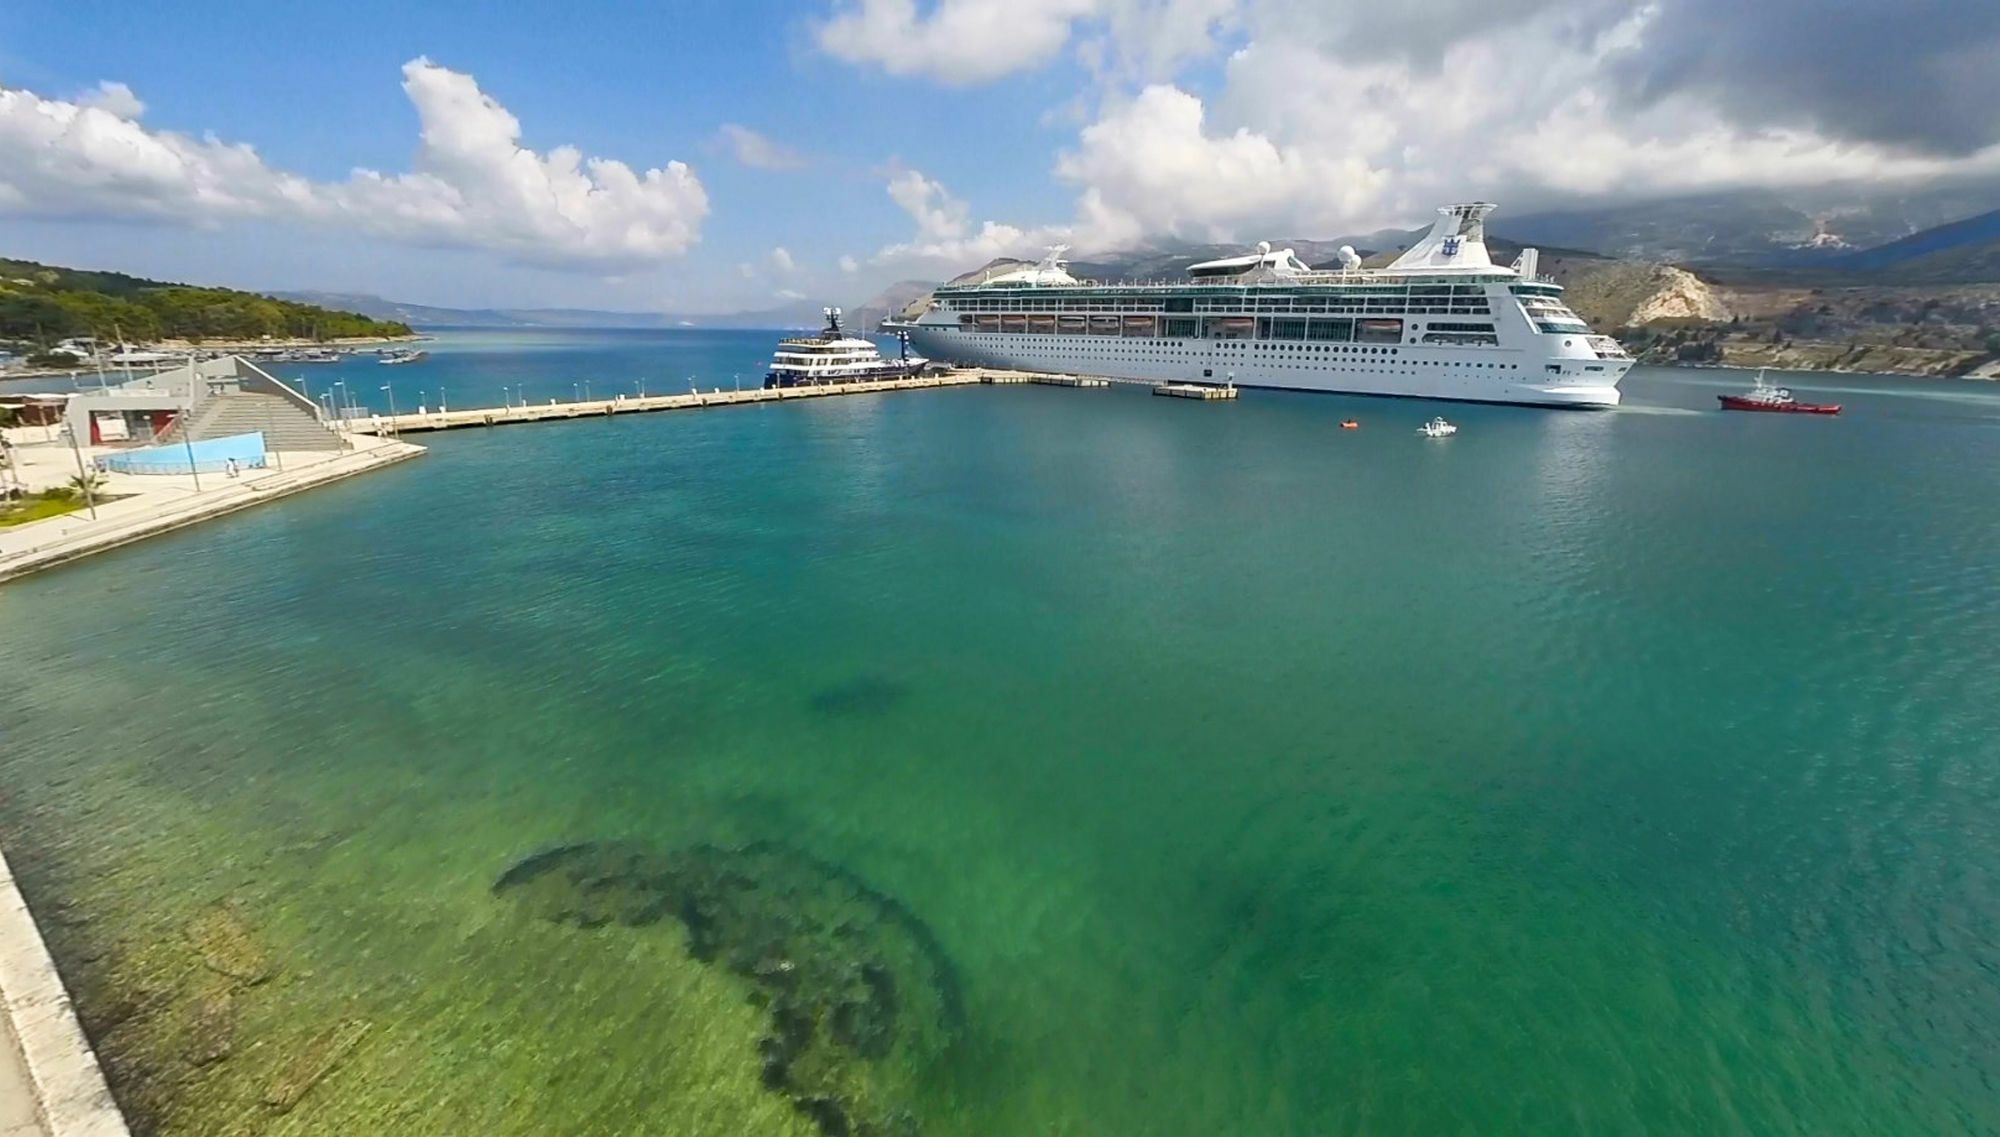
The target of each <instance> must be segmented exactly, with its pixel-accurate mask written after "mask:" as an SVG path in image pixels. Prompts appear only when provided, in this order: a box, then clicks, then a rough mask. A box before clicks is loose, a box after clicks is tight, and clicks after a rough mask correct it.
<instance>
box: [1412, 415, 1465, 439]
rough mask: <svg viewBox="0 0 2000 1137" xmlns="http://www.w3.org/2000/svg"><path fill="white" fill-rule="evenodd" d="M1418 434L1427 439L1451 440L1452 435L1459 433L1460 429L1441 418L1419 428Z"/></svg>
mask: <svg viewBox="0 0 2000 1137" xmlns="http://www.w3.org/2000/svg"><path fill="white" fill-rule="evenodd" d="M1417 433H1418V434H1421V435H1423V436H1424V437H1425V438H1450V437H1451V436H1452V435H1454V434H1457V433H1458V427H1457V426H1455V425H1454V424H1452V423H1448V422H1446V421H1444V420H1443V419H1441V418H1434V419H1432V420H1431V421H1429V422H1427V423H1425V424H1424V425H1422V426H1420V427H1418V428H1417Z"/></svg>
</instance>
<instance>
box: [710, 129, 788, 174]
mask: <svg viewBox="0 0 2000 1137" xmlns="http://www.w3.org/2000/svg"><path fill="white" fill-rule="evenodd" d="M718 135H719V137H720V139H721V141H722V144H723V146H725V147H727V148H728V150H729V153H730V154H731V155H732V156H733V157H735V159H736V160H737V161H738V162H741V163H743V164H744V165H746V166H749V167H751V168H752V169H758V170H796V169H799V168H800V167H802V166H804V165H805V164H806V159H805V155H803V154H801V153H799V152H798V151H796V150H794V149H792V148H791V147H789V146H786V145H784V144H783V143H780V142H774V141H772V140H771V139H769V138H767V137H765V136H764V135H762V134H759V133H757V132H756V131H754V130H751V129H750V128H749V127H747V126H739V125H737V124H736V123H733V122H726V123H723V124H722V129H721V131H719V132H718Z"/></svg>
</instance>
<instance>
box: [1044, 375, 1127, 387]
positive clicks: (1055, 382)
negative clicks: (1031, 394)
mask: <svg viewBox="0 0 2000 1137" xmlns="http://www.w3.org/2000/svg"><path fill="white" fill-rule="evenodd" d="M1028 382H1030V383H1039V384H1041V385H1042V386H1044V387H1109V386H1111V380H1109V379H1096V378H1092V377H1091V376H1088V375H1031V376H1029V377H1028Z"/></svg>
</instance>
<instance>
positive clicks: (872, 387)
mask: <svg viewBox="0 0 2000 1137" xmlns="http://www.w3.org/2000/svg"><path fill="white" fill-rule="evenodd" d="M983 374H985V372H983V371H975V370H963V371H954V372H951V373H950V374H947V375H927V376H924V377H922V378H919V379H878V380H875V381H874V382H869V383H829V384H825V385H823V386H815V387H768V388H767V387H753V388H750V389H748V390H741V391H735V390H725V389H723V388H719V387H718V388H715V389H713V390H708V391H700V390H697V391H690V392H686V393H683V394H679V395H647V396H644V397H640V396H637V395H618V396H616V397H613V398H609V399H585V400H581V401H578V402H568V403H557V402H551V403H527V404H523V405H520V406H512V407H476V408H473V409H470V410H457V411H425V412H424V413H422V414H398V415H369V416H365V417H362V418H357V419H354V420H352V422H351V423H350V424H349V425H350V427H351V428H352V429H354V430H357V431H364V432H366V433H370V434H409V433H412V432H416V431H425V430H463V429H466V428H468V427H475V426H505V425H508V424H511V423H517V422H547V421H549V420H551V419H569V418H603V417H607V416H614V415H628V414H641V413H644V412H648V411H680V410H693V409H695V408H697V407H731V406H737V405H740V404H745V403H780V402H783V403H789V402H792V401H794V400H797V399H824V398H830V397H832V396H834V395H868V394H874V393H876V392H880V391H927V390H931V389H933V388H937V387H964V386H969V385H973V384H977V383H979V382H980V377H981V376H982V375H983Z"/></svg>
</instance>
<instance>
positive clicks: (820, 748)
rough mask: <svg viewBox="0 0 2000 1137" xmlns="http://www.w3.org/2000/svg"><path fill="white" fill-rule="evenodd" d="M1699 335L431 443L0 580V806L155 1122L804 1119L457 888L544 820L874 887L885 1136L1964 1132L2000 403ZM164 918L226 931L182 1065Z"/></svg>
mask: <svg viewBox="0 0 2000 1137" xmlns="http://www.w3.org/2000/svg"><path fill="white" fill-rule="evenodd" d="M1736 383H1737V377H1734V376H1731V375H1728V374H1727V373H1687V372H1680V373H1673V372H1652V373H1641V374H1640V375H1638V376H1635V377H1634V378H1633V379H1632V380H1630V381H1629V383H1628V391H1629V393H1630V398H1631V401H1632V402H1633V403H1634V404H1635V405H1634V406H1632V407H1631V408H1629V409H1628V410H1626V411H1621V412H1619V413H1615V414H1558V413H1547V412H1539V411H1528V410H1517V409H1510V408H1481V407H1462V408H1455V409H1451V408H1448V409H1447V411H1446V413H1447V414H1448V415H1449V417H1451V418H1452V419H1454V421H1457V422H1458V423H1460V425H1461V428H1462V433H1461V434H1460V435H1459V436H1458V437H1456V438H1454V439H1451V440H1448V441H1445V442H1426V441H1423V440H1420V439H1418V438H1417V437H1416V436H1415V435H1414V433H1413V431H1414V427H1415V426H1416V424H1417V422H1418V421H1420V420H1421V419H1422V418H1424V417H1427V416H1428V415H1429V414H1430V413H1432V411H1433V408H1431V407H1428V406H1424V405H1422V404H1414V403H1401V402H1393V401H1370V400H1349V399H1339V398H1324V397H1322V398H1313V397H1303V396H1285V395H1273V394H1251V395H1247V396H1246V397H1245V398H1244V399H1243V400H1242V401H1241V402H1240V403H1237V404H1233V405H1198V404H1186V403H1181V402H1179V401H1175V400H1161V399H1149V398H1146V397H1144V396H1143V395H1142V394H1139V393H1135V392H1129V391H1111V392H1090V391H1068V390H1050V389H1041V388H1027V389H1022V388H1002V389H976V390H958V391H943V392H929V393H921V394H914V395H909V394H905V395H892V396H884V397H861V398H850V399H841V400H829V401H824V402H816V403H813V404H811V405H790V406H783V407H760V408H744V409H740V410H730V411H718V412H709V413H703V414H690V415H660V416H645V417H630V418H621V419H615V420H609V421H605V422H601V423H600V422H591V423H567V424H554V425H550V426H546V427H528V428H520V429H516V430H508V431H497V432H489V433H479V434H462V435H445V436H435V437H434V438H432V439H429V440H426V441H427V442H429V443H430V444H431V445H432V453H431V455H430V456H429V457H427V458H426V459H424V460H422V461H420V462H417V463H412V464H409V465H406V466H404V467H401V468H399V469H397V470H394V471H390V472H386V473H382V474H378V475H373V476H371V477H369V478H367V479H363V480H360V481H357V482H353V483H349V484H346V485H342V486H339V487H335V488H331V489H326V490H322V491H316V492H314V493H312V494H310V495H306V496H304V497H301V498H297V499H293V500H291V501H288V502H286V503H283V504H280V505H277V506H273V507H269V508H265V509H262V510H258V511H255V512H252V513H250V514H244V515H238V516H237V517H234V518H232V519H229V520H228V521H225V522H221V523H218V524H214V525H210V526H207V527H204V528H201V529H198V530H195V531H192V532H188V533H185V534H182V535H179V536H175V537H170V538H165V539H162V540H159V541H155V542H152V543H149V544H147V545H145V546H142V547H139V548H135V549H132V550H129V551H125V552H120V553H116V554H111V555H107V556H104V557H101V558H96V559H94V560H93V561H91V562H88V563H86V564H83V565H80V566H77V567H75V568H73V569H66V570H62V571H58V572H54V573H50V574H48V575H46V576H43V577H39V578H35V579H32V580H29V581H27V582H24V583H21V584H17V585H10V586H8V588H7V589H6V590H5V591H4V592H0V635H4V642H0V675H4V676H6V677H7V682H6V683H4V684H0V723H4V727H0V730H4V734H0V747H4V751H3V752H0V784H4V786H5V787H6V789H7V791H8V796H7V798H6V800H5V804H4V807H0V820H4V822H5V825H6V833H5V838H4V840H5V843H6V847H7V849H8V852H9V855H10V857H12V858H13V859H14V860H15V861H16V868H17V871H18V872H19V873H20V875H21V876H22V878H23V880H24V884H25V886H26V887H27V888H28V890H29V893H30V897H31V900H33V901H34V902H35V904H36V905H37V908H38V911H41V912H44V913H45V919H46V920H47V921H48V923H49V934H50V937H51V939H52V941H53V942H54V944H55V947H56V950H57V952H58V955H59V958H61V960H62V962H63V965H64V967H65V972H66V974H67V975H68V976H69V977H70V980H71V983H72V985H73V986H74V987H75V988H76V989H77V991H78V995H79V1001H80V1003H81V1005H82V1007H83V1010H84V1012H85V1016H86V1019H87V1021H89V1022H90V1023H91V1025H92V1027H93V1031H94V1033H95V1034H96V1035H97V1036H98V1040H99V1045H100V1048H101V1049H104V1050H105V1051H106V1052H107V1053H108V1054H109V1055H110V1056H111V1057H112V1061H113V1064H114V1077H115V1080H118V1081H119V1082H120V1089H121V1095H122V1096H123V1097H125V1098H126V1100H127V1101H128V1104H130V1105H132V1106H133V1107H134V1110H135V1112H137V1113H140V1114H142V1115H143V1116H145V1117H147V1118H151V1119H155V1120H156V1121H157V1122H158V1123H159V1124H160V1125H161V1126H162V1128H164V1129H166V1130H168V1131H172V1132H188V1133H195V1132H210V1131H218V1130H227V1129H231V1128H234V1129H237V1130H241V1131H266V1130H268V1131H273V1132H302V1133H303V1132H313V1133H335V1132H355V1131H357V1130H366V1129H368V1128H370V1127H375V1128H381V1129H401V1130H404V1131H411V1132H418V1131H423V1132H492V1133H500V1132H523V1133H527V1132H544V1131H570V1132H607V1133H609V1132H617V1133H625V1132H646V1133H655V1132H657V1133H720V1132H739V1131H742V1132H790V1133H800V1134H806V1133H811V1132H813V1131H814V1129H813V1126H812V1125H811V1124H810V1123H809V1122H807V1121H806V1120H805V1119H804V1118H803V1117H802V1116H801V1115H799V1114H797V1113H795V1112H794V1111H792V1110H791V1109H790V1107H789V1106H788V1105H787V1104H786V1103H785V1102H784V1101H783V1100H782V1099H781V1098H779V1097H777V1096H776V1095H773V1094H771V1093H770V1092H768V1091H766V1090H764V1089H762V1088H761V1087H760V1086H759V1085H758V1083H757V1077H758V1071H757V1058H756V1051H755V1043H756V1039H757V1038H758V1036H759V1033H760V1032H761V1031H763V1030H764V1029H765V1025H764V1021H763V1016H762V1014H761V1013H760V1012H759V1011H758V1010H757V1009H756V1008H755V1007H752V1006H751V1005H750V1004H749V1003H748V1002H746V995H747V991H748V988H747V987H746V986H745V985H744V984H743V983H742V982H741V980H740V978H739V977H736V976H732V975H730V974H728V973H727V972H726V971H725V970H723V969H720V968H713V967H706V966H703V965H701V964H699V963H695V962H692V961H690V960H689V959H688V957H687V955H686V952H685V951H684V949H683V946H682V941H681V936H680V933H679V931H678V928H677V926H674V925H671V924H668V925H662V926H658V927H653V928H641V929H628V928H619V927H611V928H602V929H594V930H583V929H577V928H570V927H561V926H557V925H552V924H549V923H546V922H542V921H536V920H533V919H529V918H527V917H526V916H524V915H523V913H521V912H520V911H518V910H517V909H516V908H514V907H513V906H511V905H509V904H508V903H506V902H505V901H504V899H502V898H496V897H495V896H494V895H492V893H491V891H490V886H491V885H492V883H493V881H494V879H495V878H496V877H497V876H498V875H499V873H500V872H501V871H502V870H504V869H505V868H506V867H507V866H508V865H509V864H511V863H512V862H514V861H515V860H516V859H517V858H519V857H521V856H523V855H525V854H527V853H530V852H532V851H534V850H536V849H538V848H542V847H545V846H547V845H550V844H552V843H556V842H560V841H564V840H574V839H578V838H591V837H603V838H631V839H638V840H643V841H646V842H649V843H651V844H654V845H657V846H659V847H662V848H668V849H672V848H676V847H683V846H687V845H690V844H694V843H699V842H712V843H716V844H721V845H735V844H741V843H745V842H749V841H754V840H777V841H782V842H784V843H786V844H787V845H789V846H792V847H794V848H796V849H798V850H801V851H802V852H804V853H807V854H810V855H811V856H813V857H816V858H820V859H822V860H824V861H827V862H831V863H833V864H837V865H839V866H841V867H842V868H844V869H845V870H847V871H850V872H852V873H853V874H856V876H858V877H859V878H860V879H862V880H865V881H866V882H867V883H868V884H869V885H870V886H871V887H872V888H874V889H876V890H879V891H880V892H881V893H882V894H885V895H886V896H888V897H893V898H894V900H895V901H897V902H899V903H900V904H901V905H903V906H904V907H905V908H907V910H908V911H909V912H910V913H911V914H913V915H914V917H916V918H917V919H919V920H921V921H922V923H923V924H924V925H925V926H926V927H927V928H928V929H929V930H930V931H931V932H932V933H933V934H934V935H935V937H936V941H937V943H938V945H939V946H940V947H941V949H942V950H943V952H944V953H945V954H946V955H947V956H948V957H949V959H950V961H951V964H952V966H953V967H954V968H955V969H956V971H957V974H958V977H959V979H960V981H961V982H962V984H963V988H964V1002H965V1005H964V1017H965V1023H964V1028H963V1031H962V1033H961V1035H960V1037H959V1038H958V1041H957V1042H956V1044H955V1045H954V1046H953V1047H952V1048H951V1049H950V1050H949V1051H948V1052H946V1053H945V1054H944V1055H943V1056H942V1057H941V1058H940V1059H938V1060H936V1061H935V1062H931V1063H927V1064H925V1065H924V1066H923V1068H922V1069H920V1070H918V1071H916V1074H915V1076H916V1081H917V1086H918V1089H917V1091H916V1092H915V1096H914V1098H913V1108H914V1109H915V1112H916V1113H917V1114H918V1115H919V1116H920V1117H921V1118H922V1122H923V1131H924V1132H926V1133H933V1132H934V1133H941V1134H980V1135H1003V1134H1030V1133H1032V1134H1046V1133H1074V1134H1110V1133H1118V1134H1125V1133H1131V1134H1139V1133H1145V1134H1217V1133H1232V1134H1233V1133H1242V1134H1278V1133H1299V1134H1308V1133H1311V1134H1317V1133H1333V1132H1362V1131H1367V1132H1423V1133H1445V1132H1475V1131H1476V1132H1498V1131H1519V1132H1552V1131H1578V1132H1582V1131H1589V1132H1640V1131H1664V1130H1678V1131H1710V1132H1723V1131H1749V1132H1813V1133H1841V1132H1855V1133H1862V1132H1869V1133H1881V1132H1912V1133H1917V1132H1939V1131H1953V1130H1964V1131H1985V1130H1991V1129H1993V1128H1995V1127H2000V1104H1996V1103H2000V1094H1996V1087H1995V1085H1994V1082H1995V1079H1996V1077H2000V1039H1996V1037H1995V1035H1994V1033H1993V1029H1992V1024H1994V1023H1995V1022H2000V926H1996V915H2000V900H1996V892H1995V889H1994V885H1995V875H1996V873H1997V872H2000V827H1996V821H1995V818H1996V816H2000V814H1996V813H1995V811H1994V807H1995V806H1996V804H2000V770H1996V761H2000V569H1996V566H2000V527H1996V525H1995V524H1994V518H1995V513H1994V506H1993V503H1994V501H1995V500H1996V497H1995V495H1996V491H1997V490H2000V474H1996V472H1995V471H1996V470H2000V465H1996V458H2000V393H1988V389H1986V388H1982V387H1978V386H1975V385H1970V384H1939V383H1921V382H1904V381H1873V380H1861V379H1855V378H1851V377H1840V378H1837V379H1832V378H1823V379H1819V380H1816V381H1811V382H1802V384H1801V385H1802V386H1804V387H1808V388H1810V389H1811V390H1812V391H1813V392H1814V393H1815V394H1820V393H1826V392H1828V391H1833V390H1838V391H1839V392H1840V394H1839V395H1838V397H1839V398H1840V399H1841V400H1842V401H1844V402H1846V403H1847V404H1848V405H1849V408H1850V409H1849V411H1848V413H1847V414H1846V415H1844V416H1842V417H1841V418H1840V419H1836V420H1831V421H1794V420H1789V419H1786V420H1774V419H1773V418H1772V417H1770V416H1752V415H1720V414H1711V413H1707V411H1706V408H1707V407H1709V406H1712V405H1713V395H1714V393H1715V392H1716V391H1718V390H1726V389H1728V388H1729V387H1730V386H1731V385H1736ZM1697 411H1699V412H1700V413H1694V412H1697ZM1349 416H1354V417H1359V418H1360V419H1361V421H1362V423H1363V427H1362V429H1361V430H1360V431H1358V432H1342V431H1340V430H1338V429H1336V424H1337V423H1338V421H1339V420H1340V419H1341V418H1343V417H1349ZM217 900H226V901H228V902H229V903H230V904H232V905H234V906H236V907H235V910H237V911H240V912H241V913H243V915H244V919H245V921H246V922H247V924H248V926H250V927H251V928H253V929H254V930H255V934H256V935H257V936H258V937H259V938H260V939H261V941H262V942H264V943H265V944H266V945H267V946H268V949H269V951H270V952H271V954H272V956H273V957H274V959H275V960H276V961H277V972H278V973H277V977H276V978H274V979H273V980H271V981H270V982H269V983H266V984H263V985H261V986H258V987H256V988H253V989H250V990H248V991H244V992H240V993H239V996H238V1005H239V1007H240V1015H241V1017H240V1023H239V1027H238V1031H237V1039H238V1045H237V1048H236V1050H235V1052H234V1053H232V1054H231V1056H230V1057H228V1058H227V1059H225V1060H223V1061H221V1062H217V1063H213V1064H209V1065H205V1066H199V1067H195V1066H190V1065H188V1064H187V1063H186V1062H185V1061H183V1060H182V1059H180V1058H179V1057H177V1056H176V1055H177V1053H178V1052H177V1051H176V1050H175V1049H174V1046H173V1045H172V1044H171V1039H172V1038H174V1037H177V1035H176V1034H175V1032H176V1031H178V1030H180V1029H181V1028H180V1027H179V1026H178V1025H176V1024H177V1023H178V1021H179V1020H178V1019H176V1016H177V1015H182V1016H184V1008H185V1002H186V999H187V998H188V997H189V996H188V992H189V991H191V990H193V989H195V988H197V987H199V986H200V984H201V983H202V982H204V981H206V980H204V978H203V974H202V972H203V969H202V968H201V967H200V965H199V963H198V962H194V963H191V962H190V958H191V957H190V955H189V952H188V950H187V947H186V936H185V933H184V928H185V927H186V925H187V922H188V921H189V920H190V919H191V918H193V916H194V915H195V913H197V912H198V910H200V909H201V908H202V907H203V906H204V905H207V904H209V903H211V902H213V901H217ZM64 905H67V906H66V907H65V906H64ZM135 987H136V988H139V989H141V990H142V996H141V997H137V998H134V997H132V996H131V994H130V993H131V991H132V990H133V989H134V988H135ZM121 1000H123V1001H122V1002H121ZM345 1019H354V1020H360V1021H366V1022H368V1023H370V1024H371V1028H372V1029H371V1031H370V1033H369V1035H368V1037H367V1039H366V1040H365V1041H364V1042H363V1043H362V1044H361V1045H360V1046H359V1047H358V1048H357V1049H356V1050H355V1051H354V1053H353V1056H352V1057H351V1058H349V1059H348V1060H347V1061H346V1062H345V1063H343V1064H342V1065H341V1066H340V1067H339V1068H337V1069H336V1070H335V1071H334V1072H333V1073H331V1074H330V1075H328V1077H327V1078H326V1080H325V1081H324V1082H323V1083H322V1084H320V1085H319V1086H318V1087H316V1088H314V1089H313V1090H312V1091H311V1092H310V1093H309V1094H308V1095H307V1097H306V1098H305V1100H304V1102H303V1103H302V1104H301V1105H300V1106H299V1107H298V1108H297V1109H296V1110H294V1111H293V1112H291V1113H288V1114H282V1115H279V1114H275V1113H273V1112H272V1111H271V1110H270V1109H269V1107H266V1106H264V1105H262V1104H261V1102H259V1101H258V1100H257V1097H258V1092H259V1090H260V1088H261V1087H262V1086H263V1084H264V1082H265V1080H267V1079H268V1078H269V1077H270V1074H271V1071H272V1070H273V1069H274V1068H276V1067H278V1066H281V1065H282V1063H283V1061H284V1060H285V1057H286V1056H287V1055H288V1054H291V1053H294V1052H295V1051H296V1050H297V1049H298V1047H299V1045H300V1044H301V1042H302V1040H303V1039H305V1038H307V1037H310V1036H312V1035H313V1034H315V1033H317V1032H319V1031H323V1030H325V1029H326V1028H327V1027H328V1026H329V1025H330V1024H332V1023H335V1022H339V1021H342V1020H345Z"/></svg>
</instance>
